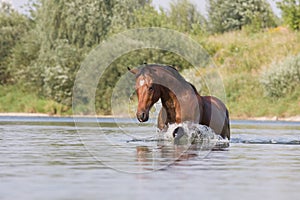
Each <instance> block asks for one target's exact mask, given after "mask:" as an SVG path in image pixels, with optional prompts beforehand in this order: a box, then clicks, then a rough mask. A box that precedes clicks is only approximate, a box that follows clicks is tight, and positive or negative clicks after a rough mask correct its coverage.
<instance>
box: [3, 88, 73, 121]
mask: <svg viewBox="0 0 300 200" xmlns="http://www.w3.org/2000/svg"><path fill="white" fill-rule="evenodd" d="M0 112H4V113H5V112H8V113H9V112H16V113H17V112H24V113H46V114H49V115H68V114H71V110H70V108H68V107H66V106H64V105H61V104H59V103H57V102H54V101H53V100H47V99H44V98H41V97H39V96H38V95H37V94H35V93H34V92H32V93H28V92H24V91H23V90H22V87H18V86H5V87H3V86H0Z"/></svg>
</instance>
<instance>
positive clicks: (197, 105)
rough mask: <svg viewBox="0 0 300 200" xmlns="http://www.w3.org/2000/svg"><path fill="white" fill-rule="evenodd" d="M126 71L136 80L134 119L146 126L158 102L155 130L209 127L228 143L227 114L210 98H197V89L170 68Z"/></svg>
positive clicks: (160, 67) (160, 66) (218, 101)
mask: <svg viewBox="0 0 300 200" xmlns="http://www.w3.org/2000/svg"><path fill="white" fill-rule="evenodd" d="M128 70H129V71H130V72H131V73H133V74H135V76H136V85H135V88H136V93H137V96H138V108H137V113H136V116H137V119H138V120H139V121H140V122H146V121H147V120H148V119H149V111H150V109H151V107H152V106H153V105H154V104H155V103H156V102H157V101H158V100H159V99H161V102H162V106H163V107H162V109H161V110H160V113H159V116H158V128H159V129H160V130H163V129H165V128H167V127H168V124H172V123H181V122H185V121H190V122H194V123H199V124H202V125H206V126H209V127H210V128H212V129H213V130H214V131H215V133H217V134H219V135H221V136H222V137H223V138H228V139H230V126H229V115H228V110H227V108H226V106H225V105H224V103H222V101H221V100H219V99H218V98H216V97H213V96H200V95H199V93H198V92H197V90H196V88H195V87H194V86H193V85H192V84H191V83H189V82H187V81H186V80H185V79H184V78H183V77H182V76H181V75H180V74H179V73H178V71H177V70H176V69H175V68H173V67H170V66H163V65H154V64H153V65H145V66H143V67H141V68H135V69H130V68H128Z"/></svg>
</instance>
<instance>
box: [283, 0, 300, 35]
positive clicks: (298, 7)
mask: <svg viewBox="0 0 300 200" xmlns="http://www.w3.org/2000/svg"><path fill="white" fill-rule="evenodd" d="M277 5H278V7H279V8H280V9H281V11H282V17H283V20H284V22H285V23H286V24H287V25H288V26H289V27H290V28H292V29H293V30H299V29H300V1H299V0H282V1H280V2H277Z"/></svg>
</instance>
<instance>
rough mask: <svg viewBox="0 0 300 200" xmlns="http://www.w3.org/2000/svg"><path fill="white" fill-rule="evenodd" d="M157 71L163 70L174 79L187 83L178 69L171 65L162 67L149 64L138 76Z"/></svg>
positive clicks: (142, 67)
mask: <svg viewBox="0 0 300 200" xmlns="http://www.w3.org/2000/svg"><path fill="white" fill-rule="evenodd" d="M156 69H161V70H163V71H164V72H166V73H168V74H170V75H172V76H173V77H174V78H177V79H178V80H180V81H185V82H186V80H185V79H184V78H183V77H182V76H181V75H180V74H179V72H178V71H177V69H176V68H175V67H173V66H169V65H162V64H147V65H144V66H141V70H140V71H139V73H138V74H137V75H136V76H137V77H138V76H140V75H141V74H145V73H147V72H148V71H149V72H151V70H156Z"/></svg>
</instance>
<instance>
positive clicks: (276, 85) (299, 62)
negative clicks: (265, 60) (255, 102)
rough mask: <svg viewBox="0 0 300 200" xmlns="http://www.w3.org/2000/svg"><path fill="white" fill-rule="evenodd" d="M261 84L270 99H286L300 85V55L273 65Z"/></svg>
mask: <svg viewBox="0 0 300 200" xmlns="http://www.w3.org/2000/svg"><path fill="white" fill-rule="evenodd" d="M261 83H262V85H263V87H264V88H265V91H266V92H267V95H268V96H270V97H284V96H286V95H287V94H290V93H291V92H293V90H295V89H296V88H297V86H299V85H300V54H299V55H297V56H295V57H288V58H287V59H286V60H284V61H283V62H281V63H273V64H272V65H271V67H270V68H269V69H268V70H266V71H264V72H263V74H262V76H261Z"/></svg>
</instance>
